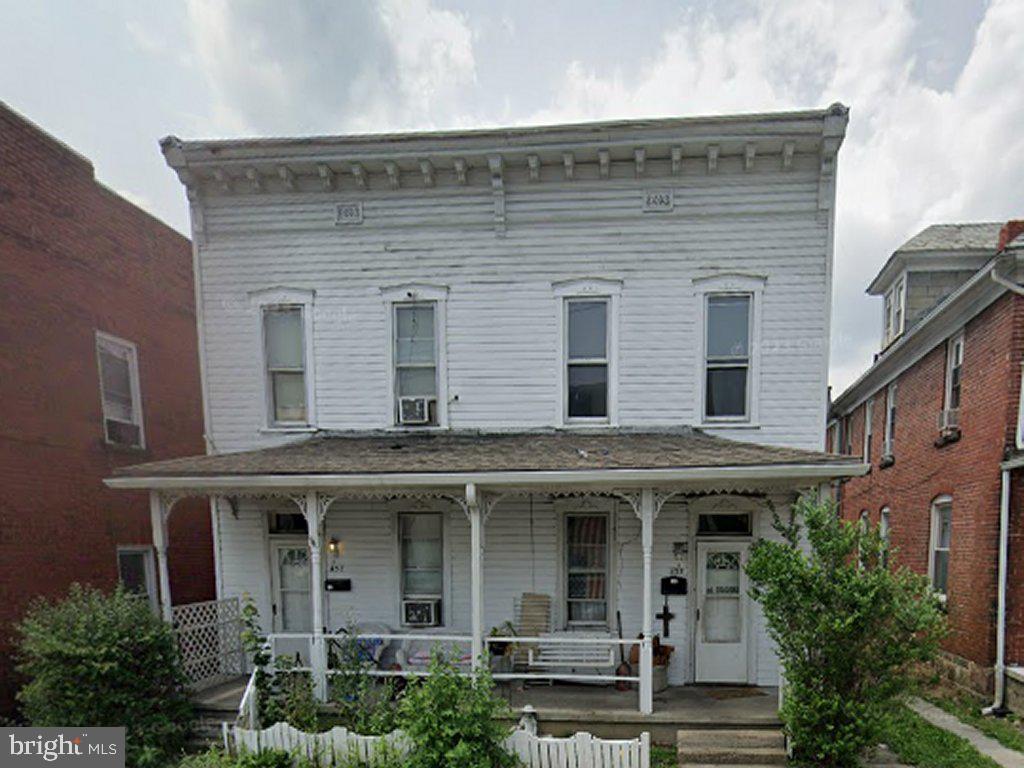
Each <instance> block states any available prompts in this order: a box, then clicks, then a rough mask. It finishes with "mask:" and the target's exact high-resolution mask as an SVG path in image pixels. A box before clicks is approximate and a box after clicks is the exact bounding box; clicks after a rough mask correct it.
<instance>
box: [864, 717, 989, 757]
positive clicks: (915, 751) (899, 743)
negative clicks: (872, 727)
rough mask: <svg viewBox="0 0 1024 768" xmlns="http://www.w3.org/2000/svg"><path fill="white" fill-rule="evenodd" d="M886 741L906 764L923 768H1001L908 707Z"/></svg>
mask: <svg viewBox="0 0 1024 768" xmlns="http://www.w3.org/2000/svg"><path fill="white" fill-rule="evenodd" d="M882 741H884V742H885V743H886V744H888V745H889V748H890V749H891V750H892V751H893V752H895V753H896V754H897V755H898V756H899V758H900V760H901V761H902V762H904V763H909V764H911V765H917V766H921V768H999V764H998V763H996V762H995V761H994V760H992V759H990V758H987V757H985V756H984V755H982V754H981V753H980V752H978V750H976V749H975V748H974V747H972V746H971V745H970V744H968V743H967V742H966V741H964V740H963V739H961V738H960V737H959V736H954V735H953V734H952V733H949V732H948V731H944V730H942V729H941V728H937V727H936V726H934V725H932V724H931V723H929V722H928V721H927V720H925V719H924V718H923V717H921V716H919V715H918V714H917V713H915V712H911V711H910V710H909V709H907V708H906V707H900V708H899V709H898V710H897V712H896V714H895V715H894V716H893V718H892V721H891V722H890V723H889V724H888V725H887V726H886V728H885V734H884V736H883V739H882Z"/></svg>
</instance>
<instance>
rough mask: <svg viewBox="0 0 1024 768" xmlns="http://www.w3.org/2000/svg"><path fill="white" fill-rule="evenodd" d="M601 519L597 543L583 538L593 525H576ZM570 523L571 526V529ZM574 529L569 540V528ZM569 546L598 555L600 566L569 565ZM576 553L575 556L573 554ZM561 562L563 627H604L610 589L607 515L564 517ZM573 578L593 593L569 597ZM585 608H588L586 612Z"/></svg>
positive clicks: (570, 553)
mask: <svg viewBox="0 0 1024 768" xmlns="http://www.w3.org/2000/svg"><path fill="white" fill-rule="evenodd" d="M597 520H601V521H602V523H601V526H600V530H601V532H602V534H603V535H602V537H601V540H600V541H593V540H591V539H589V538H587V534H588V533H590V532H593V531H594V530H595V529H596V528H597V526H594V525H590V526H587V525H585V524H584V525H582V526H581V525H579V522H583V523H585V522H586V521H594V522H596V521H597ZM574 521H578V522H575V526H574ZM574 527H575V528H576V531H575V533H576V538H575V540H574V538H573V528H574ZM573 547H577V548H579V547H582V548H584V549H585V550H587V549H590V550H595V554H596V552H598V551H599V552H600V556H599V557H598V558H597V559H598V560H599V561H600V563H603V565H601V564H600V563H597V564H595V563H586V564H582V565H573V562H572V560H573V558H572V553H573ZM577 554H579V553H577ZM562 556H563V557H564V562H565V603H566V624H567V625H569V626H607V625H608V607H609V605H610V594H609V592H610V587H611V582H610V579H611V562H610V561H611V517H610V516H609V515H607V514H576V513H574V514H569V515H566V516H565V547H564V549H563V552H562ZM573 577H582V578H583V579H584V581H583V584H584V585H585V586H586V587H587V588H588V589H592V590H594V593H593V594H586V595H583V596H577V597H573V596H572V595H571V585H572V582H573V581H574V578H573ZM587 606H590V608H589V609H588V608H587ZM588 612H592V615H591V616H589V617H586V618H573V617H574V615H575V616H579V615H581V614H585V613H588Z"/></svg>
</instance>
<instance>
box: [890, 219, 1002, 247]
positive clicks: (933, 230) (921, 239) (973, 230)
mask: <svg viewBox="0 0 1024 768" xmlns="http://www.w3.org/2000/svg"><path fill="white" fill-rule="evenodd" d="M1003 223H1004V222H1002V221H980V222H974V223H971V224H932V225H931V226H930V227H926V228H925V229H922V230H921V231H920V232H918V233H917V234H916V235H914V236H913V237H912V238H910V239H909V240H907V242H905V243H904V244H903V245H901V246H900V247H899V248H897V249H896V253H915V252H920V251H988V252H989V253H995V252H996V245H997V243H998V242H999V230H1000V229H1001V228H1002V226H1003Z"/></svg>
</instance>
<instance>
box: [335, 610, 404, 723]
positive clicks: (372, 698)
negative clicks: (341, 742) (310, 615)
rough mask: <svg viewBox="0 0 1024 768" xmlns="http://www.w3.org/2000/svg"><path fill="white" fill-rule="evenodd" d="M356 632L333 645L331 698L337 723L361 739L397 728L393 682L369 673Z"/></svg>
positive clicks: (366, 656)
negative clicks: (360, 735) (378, 678)
mask: <svg viewBox="0 0 1024 768" xmlns="http://www.w3.org/2000/svg"><path fill="white" fill-rule="evenodd" d="M354 635H355V631H354V630H353V631H352V632H350V633H349V635H348V636H347V637H345V638H343V639H341V640H337V641H335V642H334V643H333V644H332V647H331V654H330V658H331V661H330V666H331V669H332V670H334V671H335V673H336V674H334V675H333V676H332V677H331V687H330V696H331V701H332V702H333V703H334V704H335V706H336V708H337V711H338V722H339V724H340V725H343V726H345V727H346V728H348V729H349V730H351V731H355V732H356V733H361V734H363V735H364V736H381V735H383V734H385V733H391V731H393V730H395V728H397V727H398V710H397V706H396V702H395V699H396V696H397V689H396V686H395V683H394V681H392V680H390V679H384V680H383V681H382V682H378V681H377V679H375V678H374V677H373V676H371V675H370V674H369V671H370V668H371V662H370V660H369V657H368V654H367V652H366V649H365V648H364V647H362V646H361V645H360V641H359V640H357V639H356V638H355V637H354Z"/></svg>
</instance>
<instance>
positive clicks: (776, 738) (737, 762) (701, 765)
mask: <svg viewBox="0 0 1024 768" xmlns="http://www.w3.org/2000/svg"><path fill="white" fill-rule="evenodd" d="M676 752H677V754H678V756H679V765H680V766H681V767H682V768H709V767H710V766H733V767H734V768H746V767H747V766H758V765H785V764H786V739H785V737H784V736H783V735H782V731H781V730H779V729H778V728H715V729H707V728H687V729H684V730H680V731H679V732H678V733H677V734H676Z"/></svg>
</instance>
